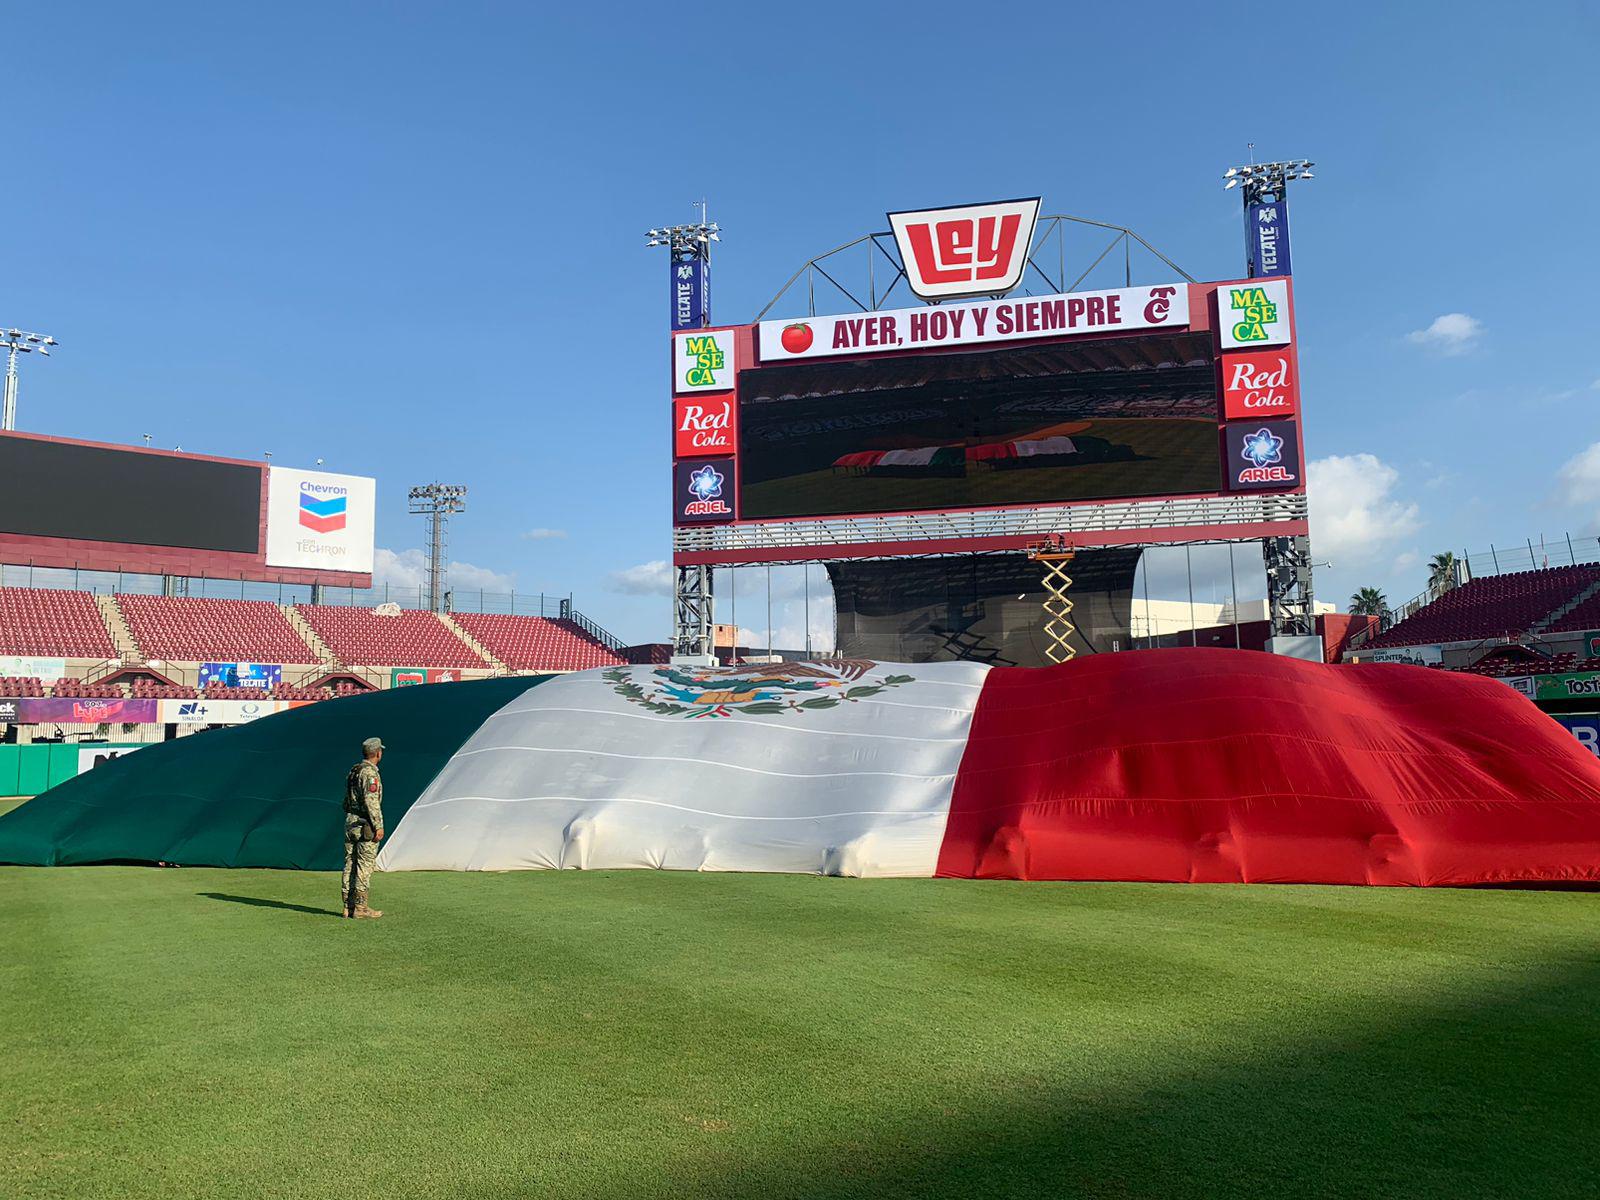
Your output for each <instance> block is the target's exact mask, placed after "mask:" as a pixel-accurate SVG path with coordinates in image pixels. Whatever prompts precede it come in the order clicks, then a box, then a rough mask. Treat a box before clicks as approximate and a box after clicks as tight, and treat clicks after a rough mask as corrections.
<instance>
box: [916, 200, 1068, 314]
mask: <svg viewBox="0 0 1600 1200" xmlns="http://www.w3.org/2000/svg"><path fill="white" fill-rule="evenodd" d="M887 216H888V218H889V228H890V229H892V230H893V231H894V240H895V244H896V245H897V246H899V248H900V261H901V262H902V263H904V264H905V269H906V282H907V283H908V284H909V285H910V287H911V291H912V293H913V294H915V295H917V296H920V297H921V298H922V299H924V300H953V299H955V298H957V297H960V296H1003V295H1004V294H1005V293H1007V292H1009V291H1010V290H1011V289H1012V288H1014V287H1016V286H1017V284H1019V283H1021V282H1022V272H1023V270H1024V269H1025V268H1026V267H1027V265H1028V248H1029V247H1030V246H1032V245H1033V227H1034V224H1035V222H1037V221H1038V219H1039V197H1037V196H1035V197H1033V198H1032V199H1030V200H1005V201H1001V202H999V203H996V204H966V205H960V206H957V207H954V208H930V209H921V210H918V211H915V212H892V213H888V214H887Z"/></svg>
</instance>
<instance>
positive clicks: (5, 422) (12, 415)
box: [0, 329, 60, 429]
mask: <svg viewBox="0 0 1600 1200" xmlns="http://www.w3.org/2000/svg"><path fill="white" fill-rule="evenodd" d="M57 345H60V343H59V342H57V341H56V340H55V338H53V337H47V336H46V335H45V334H42V333H29V332H28V331H27V330H25V329H0V346H4V347H5V348H6V393H5V396H6V398H5V404H4V406H3V407H0V429H15V428H16V427H17V355H19V354H32V353H34V352H35V351H37V352H38V353H40V354H42V355H44V357H46V358H49V357H50V347H52V346H57Z"/></svg>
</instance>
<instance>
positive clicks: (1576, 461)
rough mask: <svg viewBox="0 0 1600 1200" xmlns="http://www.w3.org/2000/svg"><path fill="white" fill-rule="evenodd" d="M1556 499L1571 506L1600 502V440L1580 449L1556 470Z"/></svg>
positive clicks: (1557, 501)
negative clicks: (1584, 448)
mask: <svg viewBox="0 0 1600 1200" xmlns="http://www.w3.org/2000/svg"><path fill="white" fill-rule="evenodd" d="M1555 501H1556V503H1557V504H1561V505H1565V506H1567V507H1569V508H1582V507H1586V506H1588V505H1591V504H1596V503H1600V442H1595V443H1593V444H1592V445H1590V446H1589V447H1588V449H1586V450H1580V451H1578V453H1576V454H1574V455H1573V456H1572V457H1571V458H1569V459H1567V461H1566V462H1564V463H1562V464H1561V469H1560V470H1559V471H1557V472H1556V494H1555ZM1597 523H1600V518H1597Z"/></svg>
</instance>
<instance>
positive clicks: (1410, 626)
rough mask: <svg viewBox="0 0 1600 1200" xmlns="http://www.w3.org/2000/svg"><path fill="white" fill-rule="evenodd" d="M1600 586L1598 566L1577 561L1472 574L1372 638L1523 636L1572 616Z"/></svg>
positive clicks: (1379, 643)
mask: <svg viewBox="0 0 1600 1200" xmlns="http://www.w3.org/2000/svg"><path fill="white" fill-rule="evenodd" d="M1597 590H1600V565H1596V564H1577V565H1572V566H1565V567H1546V568H1543V569H1539V570H1532V571H1514V572H1511V573H1508V574H1505V575H1488V576H1484V577H1483V578H1480V579H1471V580H1468V581H1467V582H1466V583H1463V584H1461V585H1460V586H1459V587H1453V588H1450V589H1448V590H1447V591H1445V592H1444V593H1443V594H1442V595H1440V596H1439V598H1438V599H1436V600H1434V601H1433V602H1432V603H1430V604H1426V605H1424V606H1423V607H1422V608H1420V609H1418V610H1417V611H1416V612H1415V613H1413V614H1412V615H1411V616H1408V617H1406V618H1405V619H1404V620H1402V621H1400V622H1399V623H1397V624H1395V625H1393V626H1391V627H1390V628H1389V629H1387V630H1385V631H1384V632H1383V633H1380V634H1379V635H1378V636H1377V637H1376V638H1374V639H1373V640H1372V642H1371V643H1370V644H1371V645H1372V646H1373V647H1374V648H1382V647H1384V646H1416V645H1423V644H1427V643H1433V642H1460V641H1482V640H1485V639H1491V638H1519V637H1521V636H1522V635H1523V634H1525V633H1527V632H1528V631H1529V630H1532V629H1538V630H1542V629H1545V628H1550V627H1553V626H1549V625H1546V622H1547V621H1552V622H1553V621H1555V620H1558V619H1559V618H1558V617H1557V616H1556V614H1557V613H1560V614H1562V615H1563V616H1565V615H1570V613H1571V612H1572V611H1575V606H1577V605H1580V604H1581V603H1584V602H1585V600H1584V599H1580V598H1592V597H1593V594H1594V593H1595V592H1596V591H1597Z"/></svg>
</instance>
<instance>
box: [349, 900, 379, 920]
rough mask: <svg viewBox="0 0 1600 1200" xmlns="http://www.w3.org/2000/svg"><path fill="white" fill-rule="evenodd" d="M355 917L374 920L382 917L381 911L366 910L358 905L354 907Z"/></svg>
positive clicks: (366, 908) (377, 909)
mask: <svg viewBox="0 0 1600 1200" xmlns="http://www.w3.org/2000/svg"><path fill="white" fill-rule="evenodd" d="M355 915H356V916H358V917H370V918H372V919H374V920H376V919H377V918H378V917H381V916H383V910H382V909H380V908H368V907H367V906H366V905H365V904H358V905H356V911H355Z"/></svg>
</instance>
